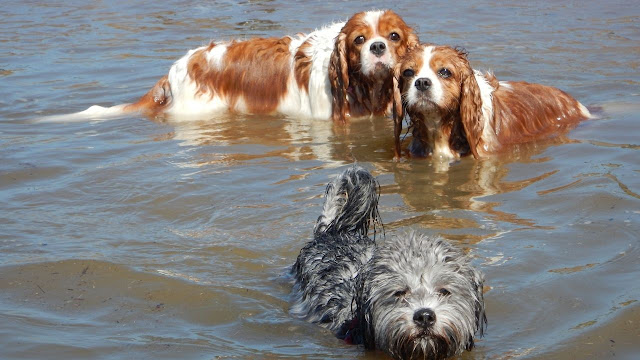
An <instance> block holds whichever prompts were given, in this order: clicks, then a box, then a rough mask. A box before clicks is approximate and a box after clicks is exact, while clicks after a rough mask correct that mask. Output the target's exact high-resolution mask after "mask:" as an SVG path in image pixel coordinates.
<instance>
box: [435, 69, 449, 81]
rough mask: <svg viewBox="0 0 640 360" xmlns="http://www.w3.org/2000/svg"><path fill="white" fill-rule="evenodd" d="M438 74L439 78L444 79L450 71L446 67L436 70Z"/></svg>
mask: <svg viewBox="0 0 640 360" xmlns="http://www.w3.org/2000/svg"><path fill="white" fill-rule="evenodd" d="M438 75H440V77H441V78H443V79H446V78H448V77H449V76H451V71H449V69H447V68H442V69H440V70H438Z"/></svg>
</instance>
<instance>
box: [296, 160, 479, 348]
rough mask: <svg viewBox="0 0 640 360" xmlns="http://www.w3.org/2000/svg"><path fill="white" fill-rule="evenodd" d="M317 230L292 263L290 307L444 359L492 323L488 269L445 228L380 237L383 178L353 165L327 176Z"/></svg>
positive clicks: (335, 327) (384, 343) (345, 331)
mask: <svg viewBox="0 0 640 360" xmlns="http://www.w3.org/2000/svg"><path fill="white" fill-rule="evenodd" d="M325 195H326V198H325V203H324V206H323V211H322V215H321V216H320V217H319V218H318V221H317V223H316V226H315V228H314V239H313V240H312V241H311V242H309V243H308V244H307V245H306V246H305V247H304V248H303V249H302V250H301V251H300V255H299V256H298V259H297V261H296V263H295V264H294V265H293V267H292V269H291V272H292V275H293V276H294V279H295V285H294V288H293V292H292V300H293V305H292V308H291V314H292V315H294V316H296V317H300V318H303V319H305V320H307V321H310V322H313V323H316V324H318V325H320V326H322V327H325V328H327V329H329V330H331V331H332V332H334V334H335V335H336V336H337V337H339V338H341V339H345V340H346V341H348V342H351V343H358V344H359V343H362V344H364V346H365V347H366V348H367V349H380V350H383V351H385V352H387V353H388V354H390V355H391V356H393V357H394V358H397V359H440V358H445V357H448V356H452V355H455V354H460V353H461V352H462V351H464V350H465V349H467V350H468V349H471V348H472V347H473V345H474V337H475V336H476V335H477V336H482V333H483V330H484V327H485V325H486V316H485V312H484V298H483V293H482V289H483V282H484V277H483V275H482V273H481V272H479V271H478V270H476V269H474V268H473V267H472V266H471V262H470V258H469V256H467V255H466V254H464V252H462V251H461V250H460V249H458V248H456V247H454V246H452V245H451V244H449V243H448V242H447V241H445V240H444V239H442V238H440V237H429V236H422V235H419V234H416V233H408V234H403V235H399V236H396V237H395V238H393V239H390V240H388V241H386V242H385V244H383V245H377V244H376V242H375V240H374V239H371V238H369V237H368V236H367V233H368V230H369V227H370V225H371V224H372V223H373V224H374V228H375V227H376V225H377V224H381V222H380V220H379V215H378V210H377V206H378V198H379V196H378V184H377V182H376V181H375V179H374V178H373V176H372V175H371V174H370V173H369V172H368V171H367V170H366V169H364V168H362V167H360V166H357V165H354V166H352V167H349V168H348V169H347V170H345V171H344V172H343V173H342V174H341V175H339V176H338V177H336V178H335V179H334V180H333V181H331V182H330V183H329V185H328V186H327V190H326V194H325Z"/></svg>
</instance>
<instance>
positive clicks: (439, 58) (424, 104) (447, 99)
mask: <svg viewBox="0 0 640 360" xmlns="http://www.w3.org/2000/svg"><path fill="white" fill-rule="evenodd" d="M470 73H471V68H470V67H469V63H468V62H467V60H466V56H465V54H464V53H462V52H460V51H458V50H456V49H453V48H450V47H443V46H430V45H420V46H417V47H415V48H414V49H412V50H411V51H410V52H409V53H408V54H407V56H405V57H404V58H403V59H402V61H401V64H400V65H399V68H398V76H399V79H400V80H399V83H400V90H401V92H402V100H403V102H404V104H405V106H406V107H407V109H408V110H409V111H410V112H421V113H436V112H437V113H438V114H439V115H443V114H446V113H449V112H455V111H457V109H458V107H459V105H460V96H461V91H462V82H463V80H464V78H466V77H467V76H469V74H470Z"/></svg>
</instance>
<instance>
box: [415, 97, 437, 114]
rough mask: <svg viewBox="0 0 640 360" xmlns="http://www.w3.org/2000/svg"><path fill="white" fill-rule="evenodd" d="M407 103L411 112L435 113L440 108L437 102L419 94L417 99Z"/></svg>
mask: <svg viewBox="0 0 640 360" xmlns="http://www.w3.org/2000/svg"><path fill="white" fill-rule="evenodd" d="M408 105H409V106H408V107H409V108H410V109H411V110H412V111H413V112H419V113H423V114H431V113H437V112H438V111H439V109H440V107H439V106H438V104H436V103H435V102H434V101H433V100H431V99H430V98H428V97H426V96H420V97H419V98H418V99H416V100H413V101H411V102H410V103H409V104H408Z"/></svg>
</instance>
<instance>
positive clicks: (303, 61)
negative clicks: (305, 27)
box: [293, 40, 312, 93]
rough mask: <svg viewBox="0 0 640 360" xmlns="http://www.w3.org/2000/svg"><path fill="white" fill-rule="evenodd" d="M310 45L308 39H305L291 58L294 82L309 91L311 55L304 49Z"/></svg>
mask: <svg viewBox="0 0 640 360" xmlns="http://www.w3.org/2000/svg"><path fill="white" fill-rule="evenodd" d="M310 47H311V42H310V41H309V40H307V41H305V42H304V43H303V44H302V45H300V47H299V48H298V51H297V52H296V55H295V56H294V58H293V74H294V76H295V77H296V83H297V84H298V87H299V88H300V89H304V90H305V91H306V92H307V93H309V77H310V76H311V65H312V61H311V56H308V55H307V53H306V51H307V49H309V48H310Z"/></svg>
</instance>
